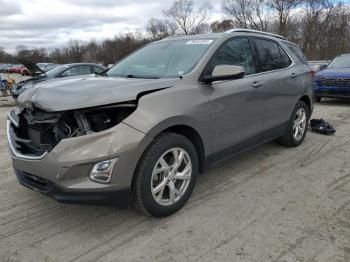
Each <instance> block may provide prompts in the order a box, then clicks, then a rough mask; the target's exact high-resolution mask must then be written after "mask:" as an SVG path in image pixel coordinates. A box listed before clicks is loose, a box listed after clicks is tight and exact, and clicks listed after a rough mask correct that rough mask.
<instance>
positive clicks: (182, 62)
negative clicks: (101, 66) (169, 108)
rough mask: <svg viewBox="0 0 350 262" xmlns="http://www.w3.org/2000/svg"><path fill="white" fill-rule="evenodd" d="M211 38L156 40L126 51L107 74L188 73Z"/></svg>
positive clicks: (149, 76) (177, 75)
mask: <svg viewBox="0 0 350 262" xmlns="http://www.w3.org/2000/svg"><path fill="white" fill-rule="evenodd" d="M214 41H215V39H197V38H194V39H192V40H191V39H185V40H184V39H182V40H176V39H174V40H168V41H160V42H155V43H152V44H149V45H147V46H146V47H144V48H141V49H139V50H138V51H136V52H135V53H133V54H131V55H129V56H128V57H126V58H125V59H123V60H122V61H120V62H119V63H117V64H116V65H115V66H113V67H112V68H111V69H110V70H108V71H107V73H106V75H107V76H119V77H138V78H164V77H179V76H181V75H184V74H187V73H189V72H190V71H191V70H192V68H193V67H194V66H195V65H196V64H197V63H198V61H199V60H200V59H201V57H202V56H203V55H204V54H205V52H206V51H207V50H208V48H209V47H210V46H211V45H212V43H213V42H214Z"/></svg>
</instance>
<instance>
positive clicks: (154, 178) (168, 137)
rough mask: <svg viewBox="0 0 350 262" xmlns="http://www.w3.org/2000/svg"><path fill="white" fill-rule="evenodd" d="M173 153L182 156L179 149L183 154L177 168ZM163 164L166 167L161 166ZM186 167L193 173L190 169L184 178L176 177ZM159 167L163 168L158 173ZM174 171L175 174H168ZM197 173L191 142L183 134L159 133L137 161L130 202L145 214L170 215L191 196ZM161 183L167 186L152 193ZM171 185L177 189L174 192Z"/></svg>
mask: <svg viewBox="0 0 350 262" xmlns="http://www.w3.org/2000/svg"><path fill="white" fill-rule="evenodd" d="M181 150H183V151H181ZM174 152H176V154H178V155H179V158H178V159H181V157H180V156H181V154H180V153H181V152H182V156H184V157H183V160H182V162H181V166H178V167H177V168H176V166H177V165H176V163H180V161H181V160H180V161H178V162H175V161H174V162H173V163H172V160H175V153H174ZM161 159H162V160H164V161H165V163H164V161H162V160H161ZM186 159H187V160H186ZM189 163H190V164H189ZM166 166H168V167H169V168H164V167H166ZM189 167H191V170H192V172H191V174H190V171H189V172H184V173H185V174H187V175H186V179H183V178H185V176H183V177H181V179H175V177H179V175H180V174H181V173H179V172H181V171H186V170H189ZM186 168H187V169H186ZM171 169H172V171H171ZM185 169H186V170H185ZM159 170H163V171H162V172H159ZM176 170H178V171H179V172H177V171H176ZM171 172H173V173H171ZM174 174H177V176H174V177H171V176H172V175H174ZM188 174H190V175H188ZM197 174H198V155H197V151H196V149H195V147H194V146H193V144H192V143H191V142H190V141H189V140H188V139H187V138H186V137H184V136H182V135H178V134H174V133H162V134H160V135H159V136H158V137H156V138H155V139H154V141H153V142H152V144H151V145H150V146H149V147H148V148H147V150H146V151H145V153H144V154H143V156H142V157H141V159H140V161H139V164H138V167H137V169H136V173H135V175H134V179H133V186H132V187H133V199H132V200H133V205H134V206H135V208H136V209H137V210H139V211H141V212H143V213H145V214H147V215H151V216H155V217H164V216H168V215H171V214H173V213H175V212H176V211H178V210H179V209H181V208H182V207H183V206H184V205H185V203H186V202H187V200H188V199H189V198H190V196H191V194H192V191H193V188H194V185H195V182H196V178H197ZM166 183H168V184H166ZM164 184H166V185H165V186H164V187H163V189H162V190H160V191H159V192H158V193H152V192H156V191H157V188H162V186H161V185H164ZM171 188H173V190H171ZM174 188H175V189H176V190H177V191H174ZM171 192H176V194H175V193H174V194H171ZM171 196H173V197H171ZM156 199H157V200H156Z"/></svg>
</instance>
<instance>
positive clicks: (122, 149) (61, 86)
mask: <svg viewBox="0 0 350 262" xmlns="http://www.w3.org/2000/svg"><path fill="white" fill-rule="evenodd" d="M312 92H313V81H312V77H311V72H310V68H309V66H308V65H307V62H306V61H305V58H304V56H303V54H302V52H301V51H300V49H299V48H298V47H297V46H296V45H294V44H292V43H290V42H288V41H287V40H286V39H285V38H283V37H280V36H277V35H272V34H267V33H262V32H256V31H251V30H242V29H236V30H231V31H228V32H226V33H222V34H210V35H197V36H179V37H172V38H167V39H164V40H161V41H158V42H154V43H151V44H149V45H147V46H146V47H144V48H142V49H140V50H138V51H136V52H134V53H133V54H131V55H129V56H128V57H126V58H125V59H123V60H122V61H120V62H119V63H118V64H116V65H115V66H114V67H112V68H111V69H110V70H109V71H107V72H106V73H105V75H104V76H96V77H85V78H84V77H83V78H74V79H65V80H60V81H52V82H50V81H48V82H43V83H41V84H38V85H36V86H35V87H34V88H32V89H30V90H27V91H26V92H25V93H23V94H22V95H21V96H20V97H19V106H18V107H17V108H16V109H14V110H13V111H12V112H10V114H9V115H8V121H7V135H8V142H9V146H10V149H11V155H12V161H13V166H14V169H15V173H16V175H17V177H18V180H19V182H20V183H21V184H22V185H24V186H26V187H29V188H31V189H34V190H36V191H39V192H41V193H43V194H46V195H48V196H50V197H53V198H54V199H57V200H58V201H61V202H67V203H68V202H69V203H72V202H74V203H81V202H86V203H93V204H96V203H104V204H113V205H119V206H123V205H126V204H127V203H128V202H130V201H131V202H133V203H134V205H135V206H136V207H137V208H138V209H139V210H140V211H142V212H144V213H146V214H150V215H153V216H166V215H169V214H172V213H174V212H175V211H177V210H179V209H180V208H181V207H182V206H183V205H184V204H185V203H186V201H187V200H188V199H189V197H190V195H191V193H192V190H193V188H194V185H195V182H196V178H197V175H198V173H202V172H203V171H205V170H206V168H208V167H210V166H211V165H213V164H215V163H217V162H218V161H221V160H223V159H226V158H228V157H231V156H234V155H237V154H239V153H240V152H242V151H245V150H247V149H250V148H252V147H254V146H257V145H260V144H262V143H265V142H268V141H271V140H275V139H277V140H278V141H280V142H281V143H282V144H284V145H286V146H289V147H295V146H298V145H300V144H301V143H302V142H303V140H304V138H305V135H306V131H307V124H308V120H309V117H310V115H311V113H312V110H313V102H312V97H313V94H312Z"/></svg>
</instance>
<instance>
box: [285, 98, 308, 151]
mask: <svg viewBox="0 0 350 262" xmlns="http://www.w3.org/2000/svg"><path fill="white" fill-rule="evenodd" d="M302 111H304V112H305V123H304V130H303V133H302V134H299V131H298V135H297V136H295V131H296V129H295V128H294V124H295V121H297V118H298V116H297V113H300V112H302ZM309 118H310V110H309V108H308V106H307V105H306V104H305V103H304V102H303V101H298V103H297V104H296V105H295V107H294V109H293V112H292V115H291V118H290V120H289V122H288V127H287V128H288V131H287V133H286V134H285V135H284V136H282V137H281V138H280V139H279V140H278V142H279V143H280V144H282V145H285V146H287V147H297V146H299V145H301V144H302V143H303V141H304V139H305V136H306V133H307V128H308V123H309ZM299 127H300V126H299ZM300 133H301V132H300Z"/></svg>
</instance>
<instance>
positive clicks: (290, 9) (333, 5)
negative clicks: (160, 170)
mask: <svg viewBox="0 0 350 262" xmlns="http://www.w3.org/2000/svg"><path fill="white" fill-rule="evenodd" d="M221 10H222V13H223V15H224V17H225V18H224V19H223V20H221V21H214V22H212V23H209V22H208V21H210V20H211V19H210V18H211V11H212V6H211V5H210V4H209V3H204V4H202V5H196V4H195V2H194V1H193V0H175V1H174V2H173V3H172V5H171V6H169V8H168V9H166V10H163V15H162V17H152V18H150V19H149V20H148V23H147V25H146V26H145V29H146V33H145V34H142V33H128V34H124V35H118V36H115V37H114V38H112V39H107V40H103V41H97V40H91V41H79V40H71V41H69V42H68V43H67V44H66V45H65V46H63V47H60V48H55V49H50V50H48V49H46V48H43V47H41V48H28V47H26V46H24V45H19V46H17V47H16V51H15V53H14V54H9V53H7V52H5V51H4V48H2V47H0V62H8V63H11V62H12V63H14V62H17V61H19V60H21V59H28V60H31V61H33V62H36V63H38V62H53V63H58V64H63V63H71V62H99V63H103V64H113V63H115V62H117V61H119V60H120V59H121V58H123V57H124V56H126V55H128V54H129V53H131V52H133V51H134V50H136V49H138V48H140V47H142V46H144V45H145V44H147V43H149V42H151V41H155V40H160V39H162V38H165V37H169V36H172V35H183V34H184V35H191V34H201V33H210V32H213V33H219V32H224V31H226V30H229V29H231V28H248V29H254V30H261V31H267V32H272V33H277V34H279V35H283V36H285V37H287V38H288V40H290V41H292V42H294V43H297V44H298V45H299V46H300V47H301V49H302V50H303V51H304V53H305V55H306V57H307V58H308V59H309V60H328V59H330V58H332V57H334V56H336V55H337V54H340V53H346V52H350V7H349V6H348V5H346V4H344V3H343V2H342V1H339V0H307V1H306V0H222V4H221Z"/></svg>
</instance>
